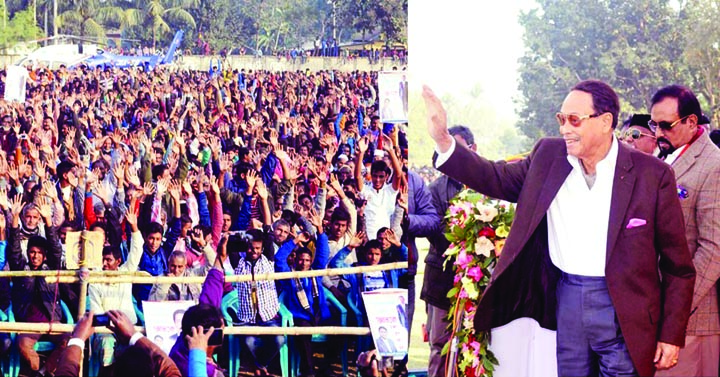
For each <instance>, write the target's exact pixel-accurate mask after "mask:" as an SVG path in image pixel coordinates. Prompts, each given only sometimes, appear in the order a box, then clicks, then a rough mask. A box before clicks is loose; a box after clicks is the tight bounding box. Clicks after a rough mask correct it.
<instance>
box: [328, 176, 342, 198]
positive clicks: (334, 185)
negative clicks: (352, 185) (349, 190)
mask: <svg viewBox="0 0 720 377" xmlns="http://www.w3.org/2000/svg"><path fill="white" fill-rule="evenodd" d="M330 188H332V189H333V190H334V191H335V192H336V193H337V194H338V195H341V194H344V191H343V189H342V186H341V185H340V181H338V179H337V176H336V175H335V174H330Z"/></svg>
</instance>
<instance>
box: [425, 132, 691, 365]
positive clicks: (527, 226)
mask: <svg viewBox="0 0 720 377" xmlns="http://www.w3.org/2000/svg"><path fill="white" fill-rule="evenodd" d="M439 170H440V171H442V172H443V173H445V174H447V175H448V176H450V177H452V178H454V179H456V180H458V181H460V182H463V183H465V184H467V185H468V186H469V187H470V188H472V189H475V190H477V191H479V192H481V193H483V194H485V195H488V196H490V197H494V198H498V199H502V200H506V201H510V202H516V203H517V212H516V216H515V220H514V223H513V225H512V230H511V232H510V235H509V236H508V239H507V241H506V243H505V247H504V248H503V253H502V256H501V257H500V259H499V261H498V265H497V267H496V268H495V270H494V272H493V276H492V278H491V281H490V285H489V286H488V288H487V290H486V291H485V293H484V295H483V297H482V299H481V301H480V304H479V306H478V311H477V314H476V315H475V328H476V329H478V330H489V329H491V328H493V327H498V326H502V325H504V324H507V323H509V322H510V321H512V320H514V319H516V318H520V317H531V318H534V319H536V320H537V321H538V322H539V323H540V325H541V326H542V327H545V328H548V329H556V328H557V321H556V318H555V306H556V297H555V285H556V283H557V278H558V276H559V270H558V269H557V268H556V267H555V266H554V265H553V264H552V262H551V261H550V257H549V252H548V238H547V237H548V231H547V226H548V225H547V216H546V213H547V210H548V208H549V207H550V203H551V202H552V200H553V199H554V198H555V196H556V195H557V192H558V190H559V189H560V187H561V186H562V184H563V183H564V182H565V179H566V178H567V176H568V174H569V173H570V171H572V167H571V165H570V163H569V162H568V161H567V150H566V147H565V143H564V141H563V140H562V139H542V140H540V141H539V142H538V143H537V144H536V145H535V148H534V149H533V151H532V153H531V154H530V155H529V156H528V157H527V158H526V159H524V160H522V161H519V162H515V163H506V162H504V161H501V162H491V161H488V160H486V159H484V158H482V157H480V156H478V155H477V154H475V153H473V152H471V151H469V150H468V149H466V148H464V147H461V146H459V145H456V147H455V151H454V152H453V154H452V156H451V157H450V159H449V160H448V161H446V162H445V163H444V164H443V165H442V166H440V168H439ZM632 218H638V219H644V220H646V221H647V225H645V226H640V227H635V228H631V229H627V227H626V226H627V224H628V221H629V220H630V219H632ZM658 261H659V263H658ZM605 277H606V280H607V285H608V290H609V293H610V298H611V299H612V302H613V305H614V307H615V311H616V312H617V318H618V322H619V324H620V328H621V331H622V333H623V337H624V339H625V342H626V343H627V346H628V350H629V352H630V356H631V358H632V360H633V363H634V365H635V368H636V369H637V371H638V373H639V374H640V375H643V376H645V375H653V374H654V373H655V369H654V364H653V357H654V354H655V348H656V342H657V341H662V342H665V343H670V344H675V345H678V346H683V345H684V342H685V329H686V327H687V323H688V317H689V314H690V303H691V300H692V294H693V285H694V282H695V268H694V267H693V263H692V260H691V258H690V254H689V252H688V248H687V242H686V239H685V232H684V223H683V214H682V210H681V208H680V203H679V201H678V194H677V184H676V182H675V178H674V176H673V173H672V170H671V169H670V167H669V166H667V165H665V164H664V163H663V162H662V161H660V160H658V159H656V158H655V157H652V156H647V155H644V154H642V153H640V152H637V151H634V150H631V149H629V148H627V147H625V146H624V145H623V144H622V143H621V144H620V146H619V150H618V157H617V164H616V168H615V179H614V181H613V191H612V202H611V205H610V221H609V227H608V235H607V256H606V266H605Z"/></svg>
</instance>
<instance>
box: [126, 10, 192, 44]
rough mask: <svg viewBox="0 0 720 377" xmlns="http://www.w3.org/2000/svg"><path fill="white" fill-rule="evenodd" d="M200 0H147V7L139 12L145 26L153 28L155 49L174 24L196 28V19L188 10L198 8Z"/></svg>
mask: <svg viewBox="0 0 720 377" xmlns="http://www.w3.org/2000/svg"><path fill="white" fill-rule="evenodd" d="M198 5H199V0H146V1H145V5H144V6H143V7H142V8H141V9H137V11H140V12H142V16H141V18H142V19H144V20H145V22H144V24H146V25H149V26H150V27H151V28H152V35H153V49H155V43H156V42H157V38H158V37H159V36H163V35H165V34H168V33H170V32H171V31H172V30H171V29H170V25H168V22H172V23H186V24H189V25H191V26H192V27H193V28H195V27H196V24H195V19H194V18H193V16H192V15H191V14H190V12H188V11H187V10H188V9H191V8H197V7H198Z"/></svg>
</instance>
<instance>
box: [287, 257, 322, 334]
mask: <svg viewBox="0 0 720 377" xmlns="http://www.w3.org/2000/svg"><path fill="white" fill-rule="evenodd" d="M293 271H294V269H293ZM294 279H295V294H296V295H297V298H298V301H299V302H300V305H301V306H302V307H303V309H305V310H307V311H308V312H309V313H310V314H311V318H312V319H313V325H317V324H318V323H320V318H321V316H322V311H321V310H320V299H319V297H320V290H319V289H318V284H317V279H315V278H309V279H310V282H311V284H312V297H313V305H312V306H313V307H312V308H310V302H309V301H308V297H307V293H305V286H304V285H303V283H302V280H300V278H299V277H295V278H294Z"/></svg>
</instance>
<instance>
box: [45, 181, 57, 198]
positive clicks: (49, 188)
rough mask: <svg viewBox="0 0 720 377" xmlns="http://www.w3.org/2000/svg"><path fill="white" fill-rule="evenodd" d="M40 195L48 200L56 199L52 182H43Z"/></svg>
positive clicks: (55, 190) (55, 191)
mask: <svg viewBox="0 0 720 377" xmlns="http://www.w3.org/2000/svg"><path fill="white" fill-rule="evenodd" d="M42 194H43V195H46V196H47V197H48V198H50V199H52V200H55V199H57V197H58V192H57V189H56V188H55V184H54V183H53V182H52V181H44V182H43V184H42Z"/></svg>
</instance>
